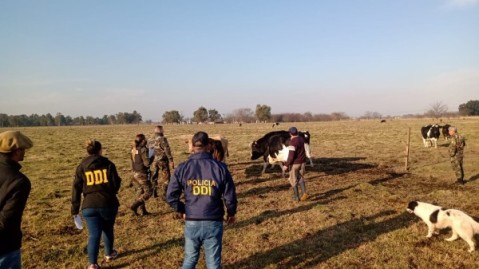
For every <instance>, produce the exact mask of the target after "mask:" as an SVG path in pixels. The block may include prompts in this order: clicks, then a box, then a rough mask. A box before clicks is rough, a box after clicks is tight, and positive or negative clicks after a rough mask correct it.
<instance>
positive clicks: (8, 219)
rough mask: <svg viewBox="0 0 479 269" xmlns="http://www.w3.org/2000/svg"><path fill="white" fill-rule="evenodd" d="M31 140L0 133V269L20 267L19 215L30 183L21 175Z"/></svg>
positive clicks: (18, 133)
mask: <svg viewBox="0 0 479 269" xmlns="http://www.w3.org/2000/svg"><path fill="white" fill-rule="evenodd" d="M32 146H33V142H32V141H31V140H30V138H28V137H26V136H25V135H23V134H22V133H21V132H18V131H6V132H3V133H0V269H7V268H8V269H19V268H21V266H22V262H21V253H20V248H21V246H22V230H21V223H22V216H23V211H24V209H25V205H26V204H27V199H28V195H29V194H30V190H31V184H30V180H29V179H28V177H27V176H25V175H24V174H23V173H21V172H20V169H21V168H22V166H21V165H20V162H21V161H23V159H24V158H25V150H27V149H29V148H31V147H32Z"/></svg>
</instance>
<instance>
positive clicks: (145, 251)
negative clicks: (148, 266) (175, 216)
mask: <svg viewBox="0 0 479 269" xmlns="http://www.w3.org/2000/svg"><path fill="white" fill-rule="evenodd" d="M184 242H185V241H184V238H183V237H181V238H173V239H170V240H168V241H166V242H161V243H156V244H153V245H151V246H149V247H144V248H140V249H132V250H127V251H125V252H123V253H120V254H119V255H118V258H123V257H126V256H131V255H135V254H140V255H139V256H136V257H135V260H142V259H144V258H147V257H149V256H152V255H156V254H158V253H159V252H160V251H162V250H165V249H168V248H171V247H173V246H176V245H180V246H183V245H184ZM130 265H131V262H124V263H121V264H115V265H112V266H111V267H105V268H129V267H130ZM102 268H103V267H102Z"/></svg>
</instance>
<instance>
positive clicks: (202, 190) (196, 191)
mask: <svg viewBox="0 0 479 269" xmlns="http://www.w3.org/2000/svg"><path fill="white" fill-rule="evenodd" d="M193 195H209V196H211V187H209V186H193Z"/></svg>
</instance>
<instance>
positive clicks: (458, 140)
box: [449, 134, 466, 157]
mask: <svg viewBox="0 0 479 269" xmlns="http://www.w3.org/2000/svg"><path fill="white" fill-rule="evenodd" d="M465 146H466V141H465V139H464V137H463V136H462V135H459V134H455V135H453V136H452V137H451V144H449V156H451V157H455V156H461V157H462V156H463V153H464V147H465Z"/></svg>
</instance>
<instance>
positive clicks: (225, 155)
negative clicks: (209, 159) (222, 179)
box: [185, 135, 230, 161]
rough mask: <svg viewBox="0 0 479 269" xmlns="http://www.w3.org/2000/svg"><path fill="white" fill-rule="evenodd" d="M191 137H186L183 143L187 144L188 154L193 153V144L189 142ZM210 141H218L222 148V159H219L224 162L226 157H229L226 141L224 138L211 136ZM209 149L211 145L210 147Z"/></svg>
mask: <svg viewBox="0 0 479 269" xmlns="http://www.w3.org/2000/svg"><path fill="white" fill-rule="evenodd" d="M192 137H193V135H188V136H187V138H186V139H185V143H186V144H188V152H189V153H191V152H193V143H192V141H191V139H192ZM210 139H212V140H215V141H218V142H220V143H221V147H222V151H223V154H222V155H223V157H222V158H221V160H220V161H225V159H226V157H229V156H230V154H229V151H228V139H226V137H224V136H222V135H213V136H210ZM210 144H211V140H210ZM210 147H211V145H210ZM216 148H218V146H216Z"/></svg>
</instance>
